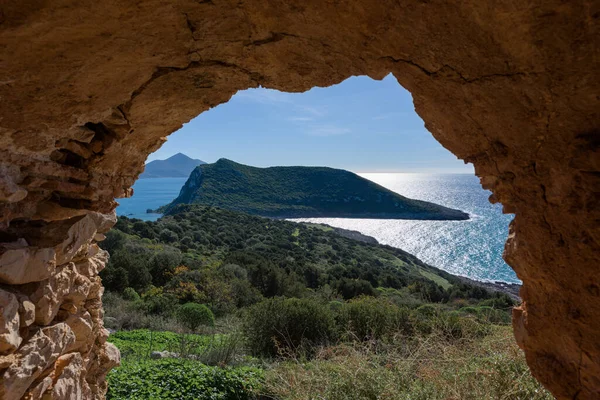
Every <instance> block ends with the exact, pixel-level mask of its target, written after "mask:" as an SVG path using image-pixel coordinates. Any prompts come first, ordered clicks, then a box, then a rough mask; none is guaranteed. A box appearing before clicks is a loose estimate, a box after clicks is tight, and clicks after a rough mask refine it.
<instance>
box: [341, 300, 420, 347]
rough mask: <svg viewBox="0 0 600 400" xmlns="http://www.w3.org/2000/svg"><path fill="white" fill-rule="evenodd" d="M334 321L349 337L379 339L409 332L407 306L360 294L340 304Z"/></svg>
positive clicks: (354, 338)
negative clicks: (358, 296) (360, 295)
mask: <svg viewBox="0 0 600 400" xmlns="http://www.w3.org/2000/svg"><path fill="white" fill-rule="evenodd" d="M337 321H338V325H339V327H340V329H342V334H343V335H344V336H345V337H348V338H350V339H352V340H368V339H382V338H384V337H386V336H392V335H394V334H397V333H402V334H410V333H411V331H412V326H411V324H410V320H409V311H408V309H407V308H403V307H398V306H397V305H395V304H393V303H391V302H390V301H388V300H384V299H375V298H372V297H361V298H358V299H354V300H351V301H349V302H348V303H345V304H343V306H342V307H340V309H339V311H338V315H337Z"/></svg>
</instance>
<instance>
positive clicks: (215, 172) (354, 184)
mask: <svg viewBox="0 0 600 400" xmlns="http://www.w3.org/2000/svg"><path fill="white" fill-rule="evenodd" d="M177 204H204V205H211V206H217V207H221V208H226V209H229V210H235V211H242V212H246V213H250V214H255V215H261V216H266V217H276V218H278V217H280V218H293V217H353V218H386V219H430V220H464V219H469V215H468V214H466V213H464V212H462V211H459V210H453V209H450V208H447V207H443V206H440V205H437V204H433V203H428V202H425V201H420V200H412V199H409V198H406V197H404V196H401V195H399V194H397V193H394V192H392V191H390V190H388V189H386V188H384V187H382V186H380V185H377V184H376V183H374V182H371V181H369V180H367V179H364V178H362V177H360V176H358V175H356V174H354V173H352V172H349V171H344V170H340V169H333V168H326V167H270V168H256V167H250V166H247V165H242V164H238V163H235V162H233V161H230V160H226V159H223V158H222V159H220V160H219V161H217V162H216V163H213V164H204V165H200V166H198V167H197V168H196V169H194V171H192V173H191V175H190V177H189V178H188V180H187V182H186V183H185V185H184V186H183V188H182V189H181V192H180V193H179V196H178V197H177V198H176V199H175V200H174V201H173V202H172V203H171V204H169V205H167V206H166V207H164V208H163V209H162V211H166V213H169V212H170V210H171V209H172V208H173V206H175V205H177Z"/></svg>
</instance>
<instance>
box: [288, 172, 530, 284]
mask: <svg viewBox="0 0 600 400" xmlns="http://www.w3.org/2000/svg"><path fill="white" fill-rule="evenodd" d="M359 175H361V176H362V177H364V178H367V179H369V180H372V181H373V182H376V183H378V184H380V185H382V186H384V187H386V188H388V189H390V190H393V191H394V192H397V193H399V194H401V195H403V196H406V197H410V198H413V199H418V200H425V201H431V202H434V203H437V204H441V205H444V206H447V207H451V208H456V209H459V210H462V211H465V212H467V213H469V215H470V216H471V219H470V220H468V221H414V220H380V219H349V218H308V219H306V218H304V219H295V221H310V222H317V223H325V224H328V225H331V226H336V227H339V228H344V229H351V230H356V231H359V232H361V233H363V234H365V235H369V236H373V237H374V238H376V239H377V240H378V241H379V242H380V243H382V244H387V245H390V246H394V247H398V248H401V249H403V250H405V251H408V252H409V253H412V254H414V255H416V256H417V257H419V258H420V259H421V260H423V261H425V262H426V263H428V264H431V265H433V266H435V267H438V268H441V269H443V270H445V271H448V272H450V273H453V274H456V275H463V276H467V277H469V278H472V279H477V280H492V281H495V280H498V281H505V282H511V283H519V282H520V281H519V280H518V279H517V277H516V275H515V273H514V271H513V270H512V269H511V268H510V267H509V266H508V265H507V264H506V263H505V262H504V260H503V259H502V252H503V250H504V242H505V240H506V237H507V235H508V224H509V222H510V220H511V219H512V215H503V214H502V207H501V206H500V205H498V204H495V205H494V204H490V203H489V201H488V197H489V195H490V194H491V193H490V192H489V191H486V190H483V189H482V188H481V186H480V184H479V180H478V179H477V177H476V176H474V175H470V174H407V173H363V174H359Z"/></svg>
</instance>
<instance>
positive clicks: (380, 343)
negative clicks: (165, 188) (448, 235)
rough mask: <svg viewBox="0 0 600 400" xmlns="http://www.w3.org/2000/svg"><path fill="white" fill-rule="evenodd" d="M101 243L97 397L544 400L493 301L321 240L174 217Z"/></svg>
mask: <svg viewBox="0 0 600 400" xmlns="http://www.w3.org/2000/svg"><path fill="white" fill-rule="evenodd" d="M116 228H117V229H113V230H112V231H111V232H109V233H108V235H107V239H106V240H105V241H104V242H103V244H102V245H103V246H104V248H106V249H108V250H109V252H110V253H111V258H110V261H109V263H108V266H107V268H106V269H105V270H104V271H103V272H102V276H103V279H104V282H105V285H106V287H107V288H108V289H109V292H107V293H106V294H105V296H104V304H105V310H106V314H105V325H106V326H107V327H108V328H110V329H112V330H114V333H112V334H111V336H110V338H109V340H110V341H111V342H113V343H114V344H115V345H116V346H117V347H118V348H119V349H120V350H121V353H122V356H123V363H122V366H121V367H119V368H117V369H115V370H114V371H112V372H111V373H110V374H109V378H108V379H109V392H108V398H109V399H125V398H127V399H142V398H143V399H169V398H173V399H175V398H176V399H192V398H193V399H231V400H234V399H281V400H283V399H307V400H308V399H320V398H326V399H333V400H336V399H340V400H341V399H455V398H456V399H523V398H527V399H549V398H550V397H549V395H548V394H547V393H546V392H545V391H544V390H543V389H542V388H541V387H540V386H539V384H538V383H537V382H536V381H535V380H534V379H533V378H532V377H531V376H530V374H529V371H528V369H527V366H526V364H525V361H524V359H523V356H522V354H521V352H520V350H519V349H518V348H517V347H516V346H515V344H514V340H513V339H512V337H511V335H510V327H509V325H508V324H509V322H510V314H509V313H510V308H511V307H512V306H513V305H514V301H513V300H512V299H511V298H510V297H509V296H507V295H505V294H502V293H497V292H490V291H488V290H485V289H483V288H481V287H478V286H474V285H470V284H465V283H463V281H462V280H460V279H458V278H456V277H454V276H452V275H450V274H447V273H444V272H443V271H440V270H437V269H435V268H433V267H430V266H428V265H426V264H424V263H422V262H421V261H419V260H418V259H417V258H415V257H413V256H411V255H410V254H407V253H405V252H403V251H401V250H398V249H394V248H391V247H387V246H381V245H378V244H373V243H363V242H359V241H356V240H352V239H348V238H345V237H342V236H340V235H338V234H336V233H335V232H334V231H333V230H331V229H328V228H327V227H323V226H318V225H304V224H297V223H292V222H287V221H280V220H269V219H265V218H260V217H254V216H250V215H246V214H242V213H237V212H232V211H226V210H222V209H217V208H214V207H206V206H180V208H179V212H178V213H177V214H173V215H170V216H167V217H164V218H162V219H161V220H159V221H157V222H143V221H139V220H133V219H127V218H119V221H118V223H117V226H116Z"/></svg>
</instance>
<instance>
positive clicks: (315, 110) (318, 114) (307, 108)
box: [298, 106, 327, 117]
mask: <svg viewBox="0 0 600 400" xmlns="http://www.w3.org/2000/svg"><path fill="white" fill-rule="evenodd" d="M298 108H299V109H301V110H303V111H305V112H307V113H309V114H311V115H313V116H315V117H324V116H325V115H327V111H325V110H322V109H318V108H315V107H310V106H299V107H298Z"/></svg>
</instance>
